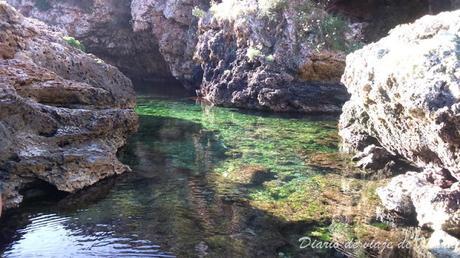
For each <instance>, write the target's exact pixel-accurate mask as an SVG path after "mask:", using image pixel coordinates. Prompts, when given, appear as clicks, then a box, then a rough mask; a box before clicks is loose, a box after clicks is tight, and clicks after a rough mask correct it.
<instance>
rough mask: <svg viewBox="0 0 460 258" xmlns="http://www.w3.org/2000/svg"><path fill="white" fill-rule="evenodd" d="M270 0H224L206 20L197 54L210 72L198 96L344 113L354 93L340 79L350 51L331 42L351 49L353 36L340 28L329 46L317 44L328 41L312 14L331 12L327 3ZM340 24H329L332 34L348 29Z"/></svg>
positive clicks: (272, 107)
mask: <svg viewBox="0 0 460 258" xmlns="http://www.w3.org/2000/svg"><path fill="white" fill-rule="evenodd" d="M266 2H267V1H255V0H251V1H232V0H225V1H223V2H222V3H220V4H217V5H214V6H212V7H211V10H210V11H209V12H208V13H207V14H205V16H204V17H203V18H202V19H201V20H200V24H199V33H200V35H199V42H198V45H197V52H196V55H195V59H196V60H197V61H198V62H199V63H201V65H202V68H203V70H204V76H203V82H202V85H201V89H200V92H199V94H200V95H201V96H202V97H203V98H205V99H207V100H209V101H210V102H211V103H214V104H217V105H224V106H236V107H241V108H251V109H262V110H263V109H265V110H274V111H279V112H281V111H296V112H340V110H341V106H342V104H343V103H344V102H345V101H346V100H347V99H348V94H347V92H346V90H345V88H344V87H343V86H342V85H341V84H340V83H339V79H340V76H341V74H342V72H343V68H344V64H345V55H344V54H343V51H340V50H330V48H332V44H336V47H337V48H346V47H350V44H351V42H346V41H342V40H341V39H339V37H341V38H342V37H343V36H344V35H342V34H340V36H338V37H337V38H336V39H337V42H332V41H331V42H329V43H330V44H331V46H325V47H324V48H321V49H316V48H315V47H316V46H318V44H321V43H324V44H325V42H324V40H323V39H324V38H320V37H321V36H320V35H319V34H320V32H319V31H318V30H319V26H318V25H317V24H316V23H313V20H327V19H334V18H332V16H329V15H328V14H327V13H326V12H325V11H324V10H323V9H321V8H316V7H311V6H302V5H303V4H307V3H309V1H289V2H285V3H286V4H285V5H284V4H283V5H281V4H277V2H276V3H275V1H274V2H273V3H274V4H273V5H271V4H268V3H266ZM278 2H280V3H281V2H284V1H278ZM264 3H265V4H264ZM302 7H303V8H304V9H302V10H303V11H302V12H300V11H299V10H301V9H300V8H302ZM314 12H318V13H317V15H316V16H314V15H313V13H314ZM300 15H305V17H302V18H299V16H300ZM299 19H305V20H306V21H308V22H310V20H311V21H312V24H304V23H301V22H300V21H299ZM302 26H305V27H302ZM308 26H310V27H308ZM338 27H340V28H331V32H330V33H331V36H332V33H333V30H334V29H337V30H340V33H343V34H344V33H345V32H349V30H348V28H346V25H343V24H340V25H338ZM326 43H327V41H326Z"/></svg>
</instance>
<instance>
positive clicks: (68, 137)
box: [0, 0, 460, 257]
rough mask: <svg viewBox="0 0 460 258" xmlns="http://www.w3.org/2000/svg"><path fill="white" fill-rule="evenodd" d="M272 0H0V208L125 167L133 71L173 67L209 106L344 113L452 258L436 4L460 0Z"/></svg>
mask: <svg viewBox="0 0 460 258" xmlns="http://www.w3.org/2000/svg"><path fill="white" fill-rule="evenodd" d="M275 2H276V3H274V4H272V5H264V4H263V3H266V2H264V1H256V0H250V1H232V0H224V1H222V2H219V3H214V4H212V3H211V2H210V1H205V0H168V1H155V0H132V1H131V0H124V1H98V0H94V1H82V2H75V1H70V0H69V1H57V0H46V1H41V3H42V4H43V3H46V5H44V6H40V5H37V2H35V1H29V0H24V1H19V0H9V1H8V3H10V4H11V5H13V6H15V7H16V8H18V10H19V11H20V12H21V13H22V14H24V15H26V16H31V17H34V18H37V19H39V20H42V21H44V22H46V23H48V24H49V25H53V26H55V27H49V25H45V24H44V23H41V22H38V21H36V20H34V19H31V18H25V17H23V16H22V15H20V14H19V13H18V12H17V11H16V10H14V9H13V8H11V7H10V6H9V5H8V4H6V3H0V19H1V23H0V29H1V31H2V34H1V35H0V40H1V41H0V47H1V48H0V76H1V77H0V108H1V111H2V112H1V113H0V118H1V121H0V134H1V135H3V136H2V137H1V140H0V180H1V182H3V183H2V188H3V192H2V198H0V207H2V206H3V207H4V208H10V207H14V206H17V205H18V204H19V203H20V202H21V200H22V196H21V194H20V191H21V189H23V188H25V187H27V185H29V184H33V183H34V182H37V181H38V182H46V183H48V184H51V185H53V186H55V187H56V188H57V189H58V190H61V191H66V192H75V191H77V190H78V189H81V188H83V187H86V186H88V185H91V184H93V183H95V182H96V181H98V180H100V179H102V178H105V177H108V176H111V175H114V174H119V173H122V172H124V171H127V170H129V168H128V167H127V166H125V165H123V164H121V163H120V162H119V161H118V159H117V158H116V152H117V150H118V148H120V147H121V146H123V145H124V143H125V140H126V137H127V136H128V135H129V134H130V133H132V132H134V131H135V130H136V124H137V119H136V115H135V113H134V111H133V108H134V107H135V92H134V90H133V85H132V83H131V81H130V79H128V78H127V77H125V76H124V75H123V74H122V72H124V73H125V74H126V75H127V76H129V77H131V78H133V79H141V80H142V79H150V78H163V79H167V80H171V79H173V78H174V79H177V80H179V81H180V82H181V83H182V84H183V85H184V86H185V87H186V88H188V89H190V90H196V92H197V95H198V96H199V97H201V98H203V99H205V100H207V101H209V102H210V103H211V104H214V105H220V106H228V107H238V108H244V109H256V110H267V111H275V112H302V113H337V114H338V113H341V118H340V122H339V132H340V136H341V137H342V140H343V142H342V147H343V150H344V151H346V152H351V153H355V154H356V156H355V161H356V165H357V166H358V167H360V168H363V169H366V170H369V171H386V174H389V175H392V176H394V177H393V178H392V179H391V180H390V181H389V184H388V185H387V186H385V187H381V188H379V189H378V190H377V194H378V196H379V198H380V200H381V202H382V205H383V206H384V207H385V209H386V210H385V211H384V212H385V213H387V214H386V215H385V217H387V218H391V219H393V220H394V221H397V220H398V218H401V217H402V218H412V217H414V218H416V220H417V221H418V224H419V226H420V227H423V228H430V229H431V230H433V231H434V233H433V234H432V237H431V239H430V241H429V249H430V251H431V252H432V253H433V254H435V255H437V256H440V257H455V256H456V255H457V254H458V253H460V250H459V249H460V242H459V240H458V238H459V237H460V209H459V208H460V183H459V182H458V180H460V72H459V71H460V62H459V49H460V45H459V44H460V41H459V38H460V11H450V12H441V13H440V14H437V13H439V12H440V11H445V10H452V9H458V7H460V4H459V3H458V1H440V2H439V3H436V4H432V3H431V2H427V4H426V5H422V4H420V3H419V2H417V1H407V3H405V4H401V5H402V6H400V4H399V3H398V2H397V1H388V2H389V5H388V6H389V7H388V9H391V10H397V9H398V8H400V9H401V10H406V11H407V10H412V11H411V12H408V11H407V12H405V14H404V15H403V14H400V13H398V15H399V16H398V19H396V18H395V19H394V20H389V19H390V18H388V17H387V16H386V14H387V11H383V9H382V10H379V9H378V8H379V4H378V3H377V2H376V1H368V3H367V4H363V3H358V1H356V2H354V1H351V2H353V4H348V5H347V4H346V3H344V2H346V1H336V2H334V5H311V3H310V2H309V1H304V0H295V1H288V2H285V1H275ZM306 3H307V4H306ZM412 6H417V7H418V8H411V7H412ZM363 8H364V9H365V10H367V12H366V11H363V10H362V9H363ZM366 8H367V9H366ZM228 10H232V12H228ZM427 13H436V15H427V16H424V17H422V18H420V19H418V20H416V21H414V20H415V18H419V17H421V16H423V15H424V14H427ZM344 15H345V16H346V17H347V19H343V18H337V17H342V16H344ZM372 16H375V17H380V18H382V17H383V18H385V19H383V18H382V19H381V20H379V18H374V19H372V18H370V17H372ZM64 17H65V18H64ZM299 17H300V18H299ZM315 21H318V22H316V23H315ZM408 21H414V22H413V23H408V24H403V25H399V26H397V27H395V28H394V29H392V30H391V31H390V32H389V34H388V35H387V36H385V35H386V27H388V26H393V23H396V24H400V23H402V22H404V23H406V22H408ZM4 32H6V33H4ZM68 35H70V36H74V37H76V38H77V39H79V40H81V41H82V43H83V44H84V45H85V46H86V48H87V50H88V52H91V53H94V54H96V55H97V56H98V57H96V56H94V55H91V54H86V53H84V52H82V51H80V50H78V49H76V48H75V47H72V46H71V45H70V44H69V43H68V42H66V40H65V38H66V36H68ZM370 41H375V42H373V43H370ZM369 43H370V44H369ZM357 49H359V50H357ZM99 58H102V59H103V60H104V61H102V60H101V59H99ZM105 61H106V62H108V63H110V64H112V65H114V66H116V67H118V68H115V67H114V66H111V65H108V64H106V63H105ZM118 69H120V70H121V71H122V72H120V71H119V70H118ZM375 173H377V172H375ZM2 202H3V205H1V204H2ZM441 240H446V241H445V242H442V241H441Z"/></svg>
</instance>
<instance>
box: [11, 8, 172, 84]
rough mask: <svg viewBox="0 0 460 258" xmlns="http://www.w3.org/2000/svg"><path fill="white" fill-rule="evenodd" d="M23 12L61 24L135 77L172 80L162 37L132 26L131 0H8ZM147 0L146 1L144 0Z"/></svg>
mask: <svg viewBox="0 0 460 258" xmlns="http://www.w3.org/2000/svg"><path fill="white" fill-rule="evenodd" d="M7 2H8V3H10V4H11V5H13V6H15V7H16V8H17V9H18V10H19V11H20V12H21V13H22V14H24V15H25V16H29V17H34V18H36V19H39V20H41V21H44V22H46V23H48V24H50V25H54V26H57V27H59V28H61V29H63V30H64V31H66V32H67V34H68V35H69V36H72V37H75V38H77V39H79V40H80V41H81V42H82V43H83V45H84V46H85V47H86V50H87V52H91V53H93V54H95V55H97V56H98V57H100V58H101V59H103V60H104V61H106V62H109V63H110V64H112V65H115V66H117V67H118V68H119V69H120V70H121V71H122V72H123V73H125V74H126V75H127V76H129V77H131V78H133V79H145V80H149V79H155V80H158V79H164V80H172V79H173V76H172V75H171V72H170V69H169V66H168V63H167V62H166V61H165V60H164V58H163V55H162V54H161V53H160V51H159V49H160V46H159V41H158V40H156V37H155V35H153V34H152V33H151V31H148V30H144V31H141V30H136V31H133V28H132V17H131V0H108V1H107V0H83V1H77V0H65V1H61V0H38V1H35V0H8V1H7ZM144 2H146V1H144Z"/></svg>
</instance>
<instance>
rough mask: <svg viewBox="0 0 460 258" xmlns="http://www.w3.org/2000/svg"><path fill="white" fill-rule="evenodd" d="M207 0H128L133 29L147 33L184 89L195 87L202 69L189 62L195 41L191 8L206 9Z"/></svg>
mask: <svg viewBox="0 0 460 258" xmlns="http://www.w3.org/2000/svg"><path fill="white" fill-rule="evenodd" d="M209 2H210V1H209V0H166V1H158V0H132V3H131V14H132V19H133V30H134V31H135V32H138V33H139V32H143V33H151V34H153V35H154V37H155V39H156V40H157V41H158V46H159V51H160V53H161V54H162V55H163V57H164V59H165V60H166V62H167V63H168V65H169V67H170V69H171V73H172V75H173V76H174V77H175V78H177V79H179V81H181V82H182V83H183V84H184V86H185V87H186V88H189V89H195V88H198V87H199V85H200V83H201V75H202V71H201V68H200V66H199V65H198V64H196V63H195V62H194V61H193V58H192V57H193V53H194V51H195V46H196V44H197V41H198V39H197V32H196V31H197V24H198V18H197V17H195V16H193V15H192V10H193V9H194V8H202V9H207V7H208V6H209Z"/></svg>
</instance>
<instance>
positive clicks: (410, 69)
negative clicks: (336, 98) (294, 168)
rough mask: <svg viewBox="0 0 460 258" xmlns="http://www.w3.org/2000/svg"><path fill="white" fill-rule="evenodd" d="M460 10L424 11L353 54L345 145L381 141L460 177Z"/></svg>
mask: <svg viewBox="0 0 460 258" xmlns="http://www.w3.org/2000/svg"><path fill="white" fill-rule="evenodd" d="M459 36H460V11H453V12H445V13H441V14H439V15H437V16H425V17H423V18H421V19H419V20H418V21H416V22H415V23H413V24H406V25H401V26H398V27H396V28H395V29H393V30H392V31H391V32H390V34H389V36H388V37H385V38H383V39H382V40H380V41H378V42H376V43H373V44H370V45H368V46H366V47H364V48H363V49H361V50H358V51H356V52H354V53H352V54H350V55H348V56H347V65H346V68H345V73H344V75H343V77H342V82H343V83H344V84H345V86H346V87H347V88H348V91H349V92H350V93H351V99H350V101H349V102H347V104H346V105H345V106H344V111H343V114H342V116H341V118H340V125H339V126H340V135H341V136H342V138H343V141H344V142H343V143H344V145H345V148H346V149H349V150H355V151H362V150H363V149H364V148H365V147H366V146H368V145H371V144H375V143H376V142H378V144H379V145H380V146H382V147H383V148H385V149H386V150H387V151H388V152H390V153H394V154H396V155H398V156H401V157H403V158H405V159H407V160H409V161H411V162H412V163H414V164H416V165H417V166H418V167H422V168H423V167H426V166H428V165H431V166H436V167H439V168H445V169H447V170H449V171H450V172H451V173H452V175H453V176H454V177H456V178H457V179H460V69H459V68H460V62H459V55H458V48H459V44H460V43H459V40H458V37H459Z"/></svg>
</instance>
